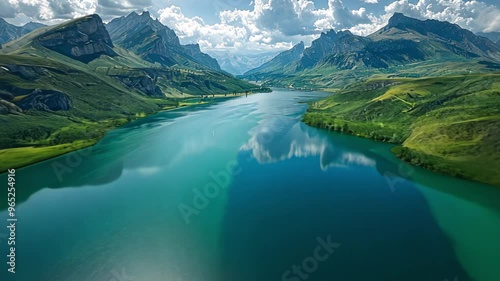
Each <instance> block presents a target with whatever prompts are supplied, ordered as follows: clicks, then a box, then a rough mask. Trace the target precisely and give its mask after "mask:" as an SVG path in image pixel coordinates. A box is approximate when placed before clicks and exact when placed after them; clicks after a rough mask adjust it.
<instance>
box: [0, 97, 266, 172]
mask: <svg viewBox="0 0 500 281" xmlns="http://www.w3.org/2000/svg"><path fill="white" fill-rule="evenodd" d="M263 92H269V91H267V90H266V91H263ZM255 93H257V92H255V91H252V92H248V93H234V94H211V95H200V97H196V96H192V97H188V98H185V99H178V101H177V105H170V104H168V105H165V104H163V105H162V106H161V107H160V109H159V110H157V111H152V112H150V113H145V112H143V113H140V114H136V115H133V116H130V117H129V118H110V119H107V120H104V121H100V122H83V121H81V120H79V122H78V123H79V124H76V125H75V124H70V125H68V126H65V127H61V128H59V129H58V130H57V131H56V132H54V133H52V134H50V135H49V136H48V137H46V138H45V139H43V140H39V141H34V142H33V143H32V145H29V144H27V145H25V146H22V147H13V148H6V149H0V159H2V161H1V162H0V173H4V172H5V171H7V170H8V169H17V168H22V167H25V166H29V165H32V164H35V163H38V162H41V161H45V160H49V159H52V158H55V157H58V156H61V155H64V154H67V153H70V152H73V151H76V150H80V149H84V148H87V147H90V146H93V145H95V144H96V143H97V142H99V141H100V140H101V139H102V138H103V137H104V136H105V135H106V133H107V132H109V131H111V130H114V129H116V128H119V127H121V126H124V125H126V124H128V123H130V122H132V121H135V120H138V119H141V118H144V117H147V116H150V115H153V114H156V113H158V112H162V111H170V110H175V109H179V108H183V107H190V106H195V105H200V104H210V103H214V102H218V101H222V100H225V99H232V98H238V97H242V96H246V95H250V94H255ZM259 93H260V92H259ZM62 133H64V134H66V135H71V138H75V137H74V136H76V135H79V138H78V139H74V140H72V141H71V142H67V143H58V144H54V145H49V143H50V139H53V138H54V136H55V135H61V134H62Z"/></svg>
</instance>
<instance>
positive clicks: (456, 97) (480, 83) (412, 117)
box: [303, 73, 500, 186]
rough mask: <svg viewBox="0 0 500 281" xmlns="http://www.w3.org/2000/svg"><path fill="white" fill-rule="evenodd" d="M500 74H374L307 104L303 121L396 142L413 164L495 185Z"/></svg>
mask: <svg viewBox="0 0 500 281" xmlns="http://www.w3.org/2000/svg"><path fill="white" fill-rule="evenodd" d="M499 105H500V74H498V73H497V74H471V75H458V76H445V77H436V78H420V79H413V78H386V77H380V78H372V79H369V80H367V81H365V82H360V83H356V84H353V85H351V86H349V87H346V88H345V89H343V90H341V91H339V92H338V93H335V94H333V95H331V96H330V97H328V98H326V99H325V100H322V101H318V102H315V103H312V104H311V108H310V109H309V110H308V112H307V113H306V114H305V115H304V117H303V118H304V122H306V123H307V124H309V125H312V126H316V127H320V128H325V129H328V130H335V131H340V132H344V133H349V134H354V135H357V136H361V137H367V138H372V139H375V140H379V141H386V142H392V143H396V144H399V145H398V146H396V147H395V148H394V149H393V152H394V153H395V154H396V155H397V156H398V157H399V158H401V159H403V160H405V161H408V162H410V163H412V164H415V165H419V166H422V167H425V168H427V169H431V170H435V171H438V172H442V173H446V174H450V175H454V176H459V177H463V178H467V179H472V180H477V181H481V182H485V183H488V184H492V185H497V186H500V174H499V173H498V167H500V133H499V132H498V128H500V107H499Z"/></svg>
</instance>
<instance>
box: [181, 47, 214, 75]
mask: <svg viewBox="0 0 500 281" xmlns="http://www.w3.org/2000/svg"><path fill="white" fill-rule="evenodd" d="M183 47H184V50H185V51H186V53H187V54H188V55H189V56H191V57H192V58H193V59H194V60H196V61H197V62H199V63H201V64H203V65H206V66H208V67H209V68H211V69H214V70H220V66H219V63H218V62H217V60H216V59H214V58H212V57H211V56H209V55H207V54H205V53H203V52H202V51H201V49H200V45H199V44H188V45H184V46H183Z"/></svg>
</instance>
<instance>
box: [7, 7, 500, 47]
mask: <svg viewBox="0 0 500 281" xmlns="http://www.w3.org/2000/svg"><path fill="white" fill-rule="evenodd" d="M145 10H147V11H149V12H150V14H151V15H152V16H153V17H154V18H158V20H160V21H161V22H162V23H163V24H165V25H167V26H168V27H170V28H172V29H174V30H175V31H176V33H177V35H178V36H179V37H180V40H181V42H182V43H183V44H187V43H199V44H200V46H201V48H202V50H204V51H218V50H224V51H228V52H234V53H258V52H269V51H276V50H284V49H288V48H290V47H292V46H293V45H294V44H297V43H298V42H300V41H304V42H305V43H306V45H309V44H310V42H311V41H312V40H314V39H315V38H317V37H318V36H319V35H320V34H321V32H325V31H327V30H329V29H335V30H345V29H349V30H350V31H351V32H352V33H354V34H358V35H368V34H370V33H372V32H374V31H376V30H378V29H379V28H381V27H383V26H384V25H385V24H386V23H387V21H388V19H389V18H390V17H391V16H392V15H393V14H394V12H402V13H404V14H405V15H407V16H411V17H415V18H419V19H437V20H445V21H449V22H452V23H456V24H458V25H460V26H461V27H463V28H467V29H469V30H472V31H474V32H500V0H481V1H476V0H253V1H251V0H0V17H2V18H4V19H6V20H7V21H8V22H10V23H13V24H16V25H22V24H24V23H26V22H29V21H34V22H42V23H45V24H55V23H59V22H61V21H64V20H68V19H72V18H76V17H79V16H83V15H87V14H93V13H97V14H99V15H100V16H101V17H102V18H103V20H104V21H105V22H107V21H110V20H111V19H113V18H115V17H120V16H124V15H127V14H129V13H131V12H133V11H136V12H142V11H145Z"/></svg>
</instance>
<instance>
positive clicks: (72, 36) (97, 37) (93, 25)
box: [36, 15, 117, 62]
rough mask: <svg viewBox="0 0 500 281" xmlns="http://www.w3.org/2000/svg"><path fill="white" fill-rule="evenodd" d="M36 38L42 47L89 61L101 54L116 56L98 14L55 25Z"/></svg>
mask: <svg viewBox="0 0 500 281" xmlns="http://www.w3.org/2000/svg"><path fill="white" fill-rule="evenodd" d="M36 40H37V41H38V42H39V43H40V44H41V45H42V46H44V47H46V48H48V49H51V50H53V51H56V52H58V53H61V54H63V55H66V56H69V57H71V58H73V59H76V60H79V61H82V62H89V61H92V60H94V59H96V58H98V57H100V56H101V55H107V56H110V57H113V56H117V53H116V52H115V51H114V50H113V47H114V46H113V42H112V41H111V38H110V36H109V34H108V32H107V30H106V28H105V27H104V24H103V23H102V20H101V18H100V17H99V16H98V15H90V16H86V17H83V18H79V19H77V20H73V21H69V22H67V23H65V24H62V25H58V26H55V27H53V28H51V29H50V30H48V31H47V32H45V33H44V34H42V35H39V36H38V37H37V38H36Z"/></svg>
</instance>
